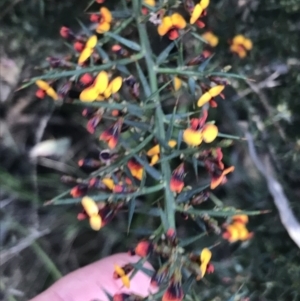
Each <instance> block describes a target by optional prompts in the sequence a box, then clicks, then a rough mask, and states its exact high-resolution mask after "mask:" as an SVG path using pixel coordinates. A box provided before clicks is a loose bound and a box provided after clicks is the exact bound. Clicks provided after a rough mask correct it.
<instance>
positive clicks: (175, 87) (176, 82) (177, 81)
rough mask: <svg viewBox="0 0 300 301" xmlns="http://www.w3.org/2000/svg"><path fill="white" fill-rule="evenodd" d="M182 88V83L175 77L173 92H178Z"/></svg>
mask: <svg viewBox="0 0 300 301" xmlns="http://www.w3.org/2000/svg"><path fill="white" fill-rule="evenodd" d="M181 86H182V81H181V79H180V78H179V77H177V76H174V79H173V87H174V90H175V91H178V90H179V89H180V88H181Z"/></svg>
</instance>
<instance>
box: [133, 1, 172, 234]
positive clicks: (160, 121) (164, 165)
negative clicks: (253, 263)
mask: <svg viewBox="0 0 300 301" xmlns="http://www.w3.org/2000/svg"><path fill="white" fill-rule="evenodd" d="M133 10H134V13H135V17H136V25H137V29H138V32H139V38H140V42H141V47H142V52H143V53H144V54H145V60H146V66H147V71H148V76H149V81H150V88H151V92H152V93H155V92H156V91H157V90H158V84H157V73H156V71H155V64H154V61H153V59H152V51H151V46H150V42H149V38H148V34H147V30H146V25H145V24H144V23H140V20H139V16H140V1H139V0H134V1H133ZM153 102H154V103H155V104H156V109H155V119H156V123H155V133H156V135H157V138H159V139H158V140H159V141H165V140H166V133H165V128H164V118H165V115H164V112H163V110H162V107H161V103H160V97H159V93H155V94H153ZM163 156H164V150H163V146H162V145H161V146H160V157H161V158H163ZM161 169H162V174H163V179H164V183H163V184H164V192H165V213H166V216H167V221H168V227H169V228H173V229H175V206H174V204H175V200H174V195H173V193H172V191H171V190H170V180H171V169H170V165H169V162H168V161H162V162H161Z"/></svg>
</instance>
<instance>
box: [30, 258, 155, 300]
mask: <svg viewBox="0 0 300 301" xmlns="http://www.w3.org/2000/svg"><path fill="white" fill-rule="evenodd" d="M139 260H140V257H139V256H130V255H128V254H126V253H119V254H115V255H112V256H109V257H106V258H104V259H101V260H99V261H97V262H94V263H92V264H90V265H88V266H86V267H83V268H80V269H78V270H76V271H74V272H72V273H70V274H68V275H67V276H65V277H63V278H62V279H60V280H59V281H57V282H56V283H54V284H53V285H52V286H51V287H50V288H49V289H47V290H46V291H44V292H43V293H41V294H40V295H38V296H36V297H35V298H33V299H31V300H30V301H92V300H99V301H109V299H108V297H107V296H106V294H105V292H104V291H103V290H102V288H103V289H104V290H105V291H107V292H108V293H109V294H110V295H112V296H113V295H114V294H117V293H133V294H136V295H139V296H142V297H147V296H148V295H149V293H155V292H156V289H155V288H153V287H150V277H149V276H147V275H146V274H145V273H143V272H142V271H139V272H137V273H136V274H135V276H134V277H133V278H132V280H131V281H130V289H126V288H125V287H124V286H123V284H122V281H121V279H114V278H113V272H114V265H115V264H117V265H119V266H121V267H122V266H124V265H125V264H127V263H135V262H137V261H139ZM144 267H145V268H147V269H153V268H152V266H151V265H150V264H149V263H148V262H146V263H145V264H144Z"/></svg>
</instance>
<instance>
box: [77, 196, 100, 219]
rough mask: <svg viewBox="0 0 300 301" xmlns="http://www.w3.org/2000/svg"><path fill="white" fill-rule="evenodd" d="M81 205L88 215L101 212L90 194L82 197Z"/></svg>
mask: <svg viewBox="0 0 300 301" xmlns="http://www.w3.org/2000/svg"><path fill="white" fill-rule="evenodd" d="M81 205H82V207H83V209H84V210H85V212H86V213H87V215H88V216H92V215H97V214H98V212H99V208H98V206H97V204H96V202H95V201H94V200H93V199H92V198H90V197H88V196H85V197H84V198H82V200H81Z"/></svg>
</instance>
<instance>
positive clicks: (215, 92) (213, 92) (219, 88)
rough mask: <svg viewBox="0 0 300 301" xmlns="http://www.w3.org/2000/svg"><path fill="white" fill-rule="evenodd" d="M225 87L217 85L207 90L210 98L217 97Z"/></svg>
mask: <svg viewBox="0 0 300 301" xmlns="http://www.w3.org/2000/svg"><path fill="white" fill-rule="evenodd" d="M224 88H225V86H224V85H217V86H214V87H212V88H211V89H209V91H208V92H209V94H210V95H211V97H212V98H213V97H216V96H218V95H219V94H220V93H221V92H222V91H223V90H224Z"/></svg>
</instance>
